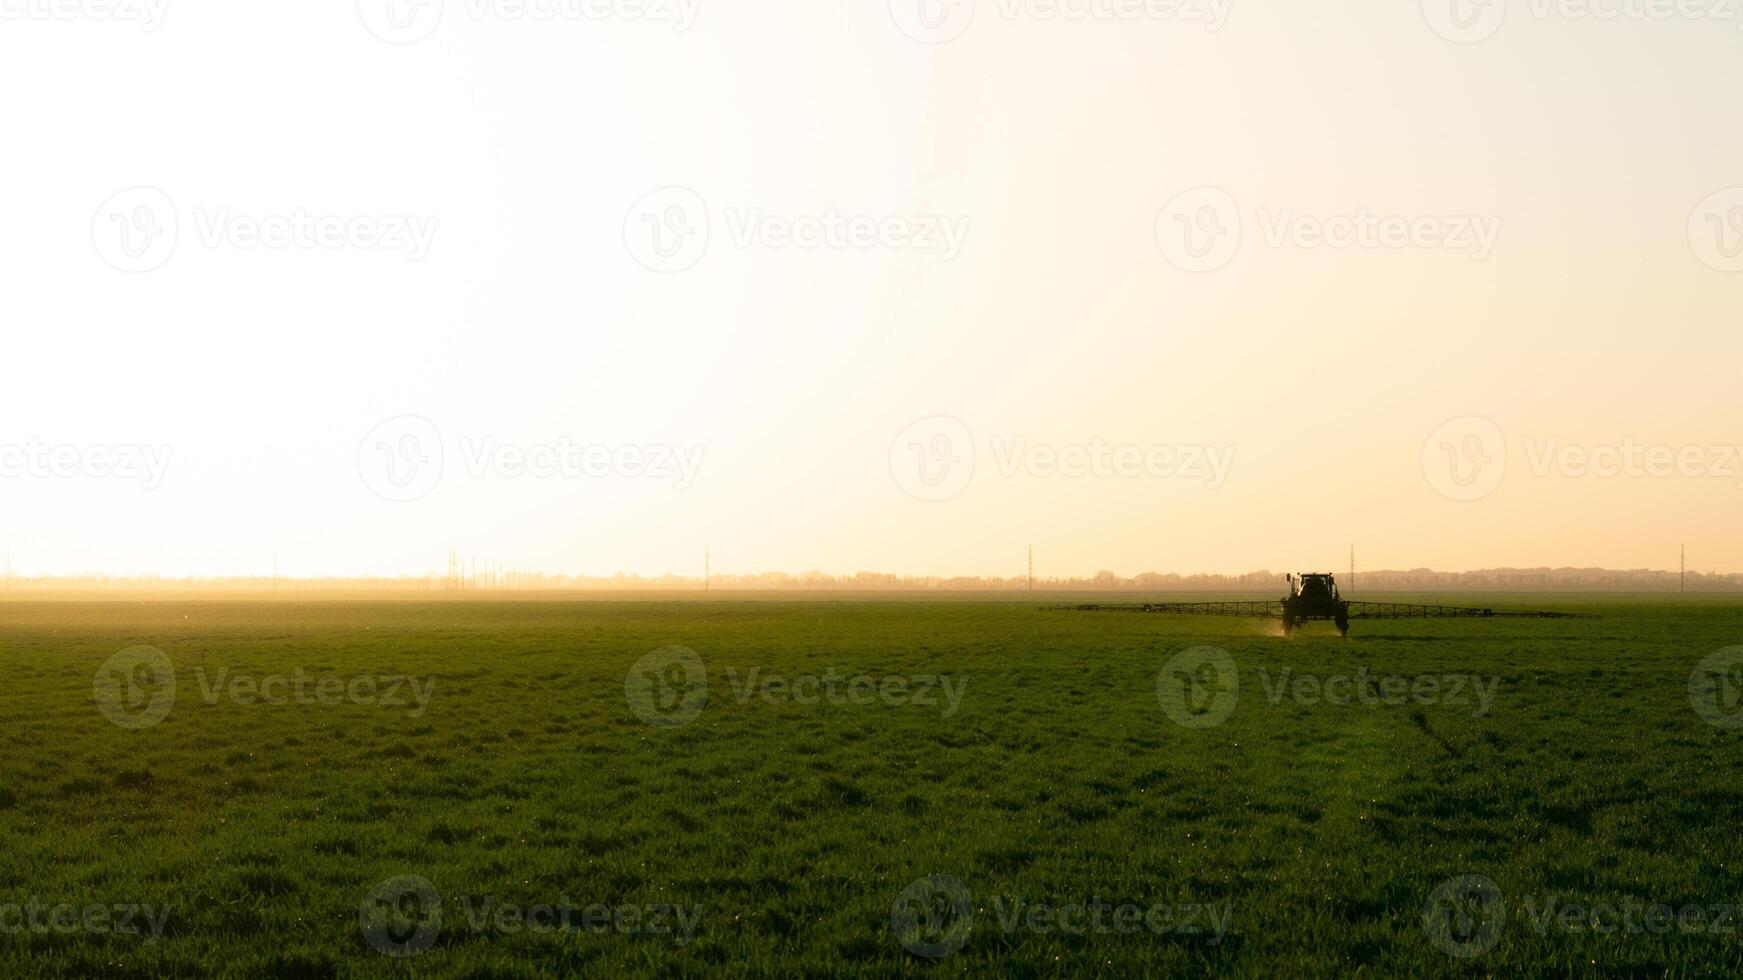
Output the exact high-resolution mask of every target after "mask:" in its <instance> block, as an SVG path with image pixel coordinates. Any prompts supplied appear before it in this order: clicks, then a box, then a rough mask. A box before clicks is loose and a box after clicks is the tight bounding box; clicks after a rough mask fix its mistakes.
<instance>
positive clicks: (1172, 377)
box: [0, 0, 1743, 576]
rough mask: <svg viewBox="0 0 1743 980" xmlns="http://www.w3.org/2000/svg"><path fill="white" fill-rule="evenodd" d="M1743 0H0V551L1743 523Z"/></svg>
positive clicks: (1703, 546) (1080, 537) (1407, 533)
mask: <svg viewBox="0 0 1743 980" xmlns="http://www.w3.org/2000/svg"><path fill="white" fill-rule="evenodd" d="M1731 6H1732V5H1731V4H1727V3H1721V2H1719V0H1713V2H1712V3H1711V4H1710V5H1709V6H1706V7H1701V6H1700V5H1699V0H1695V3H1694V5H1693V6H1685V7H1684V8H1683V12H1675V11H1673V12H1672V13H1671V14H1670V15H1668V16H1667V15H1663V14H1662V13H1661V11H1662V10H1663V9H1664V8H1661V7H1659V6H1657V5H1653V4H1649V3H1646V2H1644V0H1597V2H1595V3H1594V4H1592V5H1572V4H1561V3H1552V2H1549V0H1518V2H1514V3H1501V2H1499V0H1492V2H1490V3H1488V4H1486V5H1485V4H1477V3H1472V2H1470V0H1423V2H1421V3H1417V2H1399V0H1386V2H1382V0H1347V2H1343V3H1339V4H1333V5H1323V4H1316V5H1308V4H1301V3H1297V2H1286V0H1214V2H1213V0H1184V2H1169V0H1153V2H1139V0H1096V2H1093V3H1091V2H1087V0H1058V2H1049V0H1025V2H1018V0H956V3H955V4H951V5H947V4H945V3H943V2H941V0H865V2H862V3H855V4H817V3H797V2H782V3H775V4H757V5H744V4H739V5H727V4H716V3H713V2H712V0H700V2H697V0H568V2H566V3H562V2H555V0H524V2H522V0H422V2H417V0H321V2H317V3H307V4H294V5H285V4H276V5H261V4H236V3H221V2H218V0H64V2H55V3H50V2H47V0H0V82H4V84H5V85H6V87H7V90H8V91H9V92H12V93H15V95H14V96H13V97H11V98H8V99H6V100H5V101H4V102H3V103H0V128H3V131H4V133H5V134H6V139H7V145H8V146H9V148H10V149H11V151H12V152H10V153H9V154H8V160H7V165H6V171H7V178H8V179H7V180H5V181H4V182H0V219H3V224H0V268H4V269H5V289H4V291H3V292H0V332H3V337H4V344H5V347H4V349H5V351H6V354H7V357H6V361H5V363H6V367H7V369H8V370H7V371H6V373H5V379H6V380H5V383H4V384H3V385H0V504H3V506H0V548H4V549H5V551H6V552H7V553H8V554H9V555H10V560H11V562H12V567H13V568H14V570H15V571H16V572H17V573H18V574H74V573H86V572H105V573H110V574H140V573H157V574H164V575H176V576H179V575H201V576H205V575H257V574H265V573H268V572H270V571H271V570H272V568H273V563H274V561H275V560H276V561H277V563H278V567H279V568H280V570H281V571H282V573H283V574H286V575H299V576H301V575H306V576H330V575H363V574H372V575H400V574H421V573H423V572H426V571H429V570H432V569H440V568H442V567H443V565H444V563H445V560H446V554H447V551H448V549H449V548H450V547H453V548H455V549H457V550H459V551H461V552H462V553H464V554H466V555H469V556H475V557H477V558H479V559H485V560H491V561H495V562H496V563H498V564H499V565H501V566H505V567H507V566H513V567H519V568H524V569H528V570H536V571H543V572H550V573H570V574H596V575H597V574H610V573H613V572H617V571H623V572H630V573H642V574H662V573H668V572H673V573H680V574H700V572H701V568H702V561H703V554H704V550H705V549H708V550H709V551H710V552H711V553H712V556H713V567H714V569H715V571H716V572H744V573H755V572H763V571H772V570H785V571H790V572H799V571H804V570H808V569H820V570H824V571H828V572H832V573H852V572H855V571H860V570H877V571H890V572H899V573H909V574H933V575H958V574H973V575H982V574H986V575H992V574H1003V575H1018V574H1021V573H1022V571H1023V563H1024V555H1025V549H1026V548H1028V547H1029V546H1031V545H1032V546H1033V547H1034V549H1035V554H1036V570H1037V573H1039V574H1043V575H1091V574H1094V573H1095V572H1096V571H1098V570H1101V569H1109V570H1113V571H1116V572H1118V573H1120V574H1125V575H1130V574H1136V573H1138V572H1141V571H1146V570H1155V571H1163V572H1199V571H1203V572H1243V571H1248V570H1253V569H1258V568H1270V569H1276V570H1286V569H1298V568H1309V567H1330V568H1341V567H1342V566H1343V564H1344V562H1345V561H1346V560H1347V550H1348V548H1349V547H1350V546H1351V545H1354V546H1355V547H1356V549H1357V551H1358V554H1359V556H1360V561H1361V563H1362V564H1363V565H1364V566H1366V567H1370V568H1377V567H1391V568H1409V567H1424V566H1426V567H1434V568H1438V569H1443V570H1460V569H1472V568H1482V567H1495V566H1505V565H1511V566H1542V565H1597V566H1608V567H1617V568H1633V567H1656V568H1669V567H1674V566H1675V563H1676V556H1677V548H1678V546H1679V545H1682V544H1684V543H1687V545H1688V547H1689V556H1690V558H1689V560H1690V567H1691V568H1696V569H1701V570H1719V571H1738V570H1743V541H1739V539H1738V531H1739V505H1740V504H1743V450H1739V449H1738V448H1736V447H1738V446H1743V429H1740V428H1739V426H1738V419H1739V418H1743V384H1739V383H1738V381H1739V377H1738V372H1739V367H1738V365H1739V364H1740V363H1743V358H1740V357H1739V354H1740V353H1743V331H1740V330H1739V326H1740V325H1743V324H1740V323H1739V313H1738V311H1739V310H1740V309H1743V304H1740V303H1739V299H1743V131H1739V129H1738V127H1737V126H1736V109H1735V102H1736V99H1735V97H1734V95H1733V93H1735V92H1737V91H1738V90H1739V89H1740V87H1743V58H1740V57H1739V54H1740V53H1743V30H1740V28H1743V19H1739V18H1740V17H1743V15H1739V14H1737V13H1735V12H1734V11H1732V10H1731ZM1694 13H1700V14H1701V16H1693V14H1694Z"/></svg>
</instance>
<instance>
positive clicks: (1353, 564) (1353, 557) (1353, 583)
mask: <svg viewBox="0 0 1743 980" xmlns="http://www.w3.org/2000/svg"><path fill="white" fill-rule="evenodd" d="M1350 591H1351V592H1354V591H1356V546H1355V545H1353V544H1352V545H1350Z"/></svg>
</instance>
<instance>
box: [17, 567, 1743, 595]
mask: <svg viewBox="0 0 1743 980" xmlns="http://www.w3.org/2000/svg"><path fill="white" fill-rule="evenodd" d="M1346 578H1347V576H1343V575H1340V576H1339V584H1340V585H1341V586H1342V588H1343V590H1344V591H1345V592H1346V593H1349V594H1355V593H1360V592H1459V591H1470V592H1676V591H1679V590H1680V589H1681V588H1682V587H1683V579H1682V578H1681V577H1680V575H1679V573H1677V572H1665V571H1655V570H1652V569H1635V570H1631V571H1615V570H1611V569H1604V568H1491V569H1483V570H1481V571H1474V572H1437V571H1434V570H1432V569H1427V568H1415V569H1411V570H1409V571H1371V572H1370V571H1360V572H1358V573H1357V575H1356V577H1355V580H1354V581H1353V582H1350V581H1345V579H1346ZM1686 586H1687V590H1688V591H1689V592H1743V574H1717V573H1702V572H1690V573H1688V577H1687V581H1686ZM704 588H707V589H711V590H714V591H720V592H774V591H801V592H805V591H811V592H1026V591H1029V590H1030V588H1031V583H1030V581H1029V579H1027V578H1025V577H1023V576H1020V575H1019V576H1004V577H1001V576H954V577H938V576H916V575H891V574H886V573H882V572H859V573H858V574H855V575H829V574H826V573H823V572H803V573H800V574H796V575H794V574H788V573H785V572H766V573H763V574H760V575H715V576H713V577H711V578H709V579H708V580H706V581H704V579H702V578H701V577H698V576H679V575H663V576H658V577H644V576H640V575H622V574H619V575H612V576H609V577H596V576H584V575H543V574H534V573H527V572H507V573H504V572H493V573H491V574H489V575H487V576H482V575H481V576H478V577H465V578H455V577H452V576H443V575H434V574H432V575H423V576H406V577H401V578H322V579H309V578H271V577H264V576H263V577H258V578H160V577H154V576H140V577H133V578H110V577H96V576H69V577H29V578H22V577H21V578H7V579H0V594H4V593H5V592H32V591H35V592H48V591H84V590H116V591H181V590H188V591H214V592H223V591H244V592H255V591H263V592H264V591H285V592H317V591H342V592H349V591H384V592H389V591H390V592H452V593H464V592H508V591H521V592H534V591H559V592H560V591H588V592H661V591H671V592H679V591H682V592H697V591H701V590H703V589H704ZM1283 588H1284V585H1283V573H1281V572H1269V571H1260V572H1248V573H1247V574H1245V575H1178V574H1163V573H1160V572H1144V573H1142V574H1140V575H1136V576H1131V577H1124V576H1120V575H1116V574H1115V573H1113V572H1098V573H1096V574H1095V575H1094V576H1092V577H1089V578H1041V577H1037V578H1036V579H1035V580H1034V583H1033V589H1034V591H1037V592H1236V593H1258V594H1270V593H1273V592H1279V591H1280V590H1282V589H1283Z"/></svg>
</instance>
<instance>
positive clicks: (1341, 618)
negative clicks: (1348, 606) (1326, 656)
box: [1336, 612, 1350, 636]
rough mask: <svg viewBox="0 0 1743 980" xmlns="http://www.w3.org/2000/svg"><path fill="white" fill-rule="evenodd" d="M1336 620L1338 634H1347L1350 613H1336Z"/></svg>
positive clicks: (1348, 633)
mask: <svg viewBox="0 0 1743 980" xmlns="http://www.w3.org/2000/svg"><path fill="white" fill-rule="evenodd" d="M1336 622H1337V626H1338V635H1339V636H1349V635H1350V614H1349V613H1342V612H1341V613H1338V614H1337V620H1336Z"/></svg>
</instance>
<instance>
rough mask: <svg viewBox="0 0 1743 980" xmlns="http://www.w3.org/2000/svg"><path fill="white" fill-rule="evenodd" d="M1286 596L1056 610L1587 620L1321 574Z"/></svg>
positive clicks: (1311, 618) (1286, 629) (1296, 583)
mask: <svg viewBox="0 0 1743 980" xmlns="http://www.w3.org/2000/svg"><path fill="white" fill-rule="evenodd" d="M1288 582H1289V594H1288V595H1286V596H1284V597H1283V598H1282V599H1281V600H1271V599H1240V600H1237V601H1234V602H1147V603H1144V604H1143V605H1086V606H1063V607H1060V608H1064V609H1072V610H1078V611H1081V612H1141V613H1162V614H1168V615H1176V616H1240V617H1246V618H1249V619H1276V618H1278V616H1279V615H1281V616H1282V618H1283V635H1284V636H1286V637H1287V636H1291V635H1293V634H1294V633H1295V627H1297V626H1300V625H1301V624H1302V623H1311V622H1315V621H1318V622H1326V621H1328V620H1329V621H1330V622H1333V623H1336V624H1337V628H1338V635H1339V636H1349V635H1350V620H1352V619H1502V618H1508V619H1589V618H1592V617H1591V616H1590V614H1586V613H1567V612H1531V611H1527V610H1522V609H1520V610H1514V609H1506V610H1497V609H1489V608H1486V607H1471V606H1428V605H1421V604H1418V603H1411V602H1352V601H1351V600H1349V599H1345V598H1344V597H1343V596H1341V595H1339V594H1338V583H1337V579H1336V578H1334V577H1333V576H1332V575H1330V574H1329V573H1326V572H1311V573H1306V574H1302V575H1291V576H1289V577H1288Z"/></svg>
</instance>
